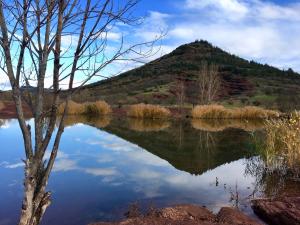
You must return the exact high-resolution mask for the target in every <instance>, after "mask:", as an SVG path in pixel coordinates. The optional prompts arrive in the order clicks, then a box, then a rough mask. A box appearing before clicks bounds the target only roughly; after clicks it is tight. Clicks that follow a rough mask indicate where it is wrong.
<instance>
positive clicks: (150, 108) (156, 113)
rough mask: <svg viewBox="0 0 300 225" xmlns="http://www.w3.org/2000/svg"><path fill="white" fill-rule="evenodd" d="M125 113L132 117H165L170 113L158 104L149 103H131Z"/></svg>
mask: <svg viewBox="0 0 300 225" xmlns="http://www.w3.org/2000/svg"><path fill="white" fill-rule="evenodd" d="M127 115H128V116H129V117H134V118H150V119H155V118H166V117H169V116H170V115H171V112H170V110H169V109H167V108H165V107H162V106H159V105H150V104H143V103H141V104H136V105H131V106H130V107H129V109H128V112H127Z"/></svg>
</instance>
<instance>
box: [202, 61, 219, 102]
mask: <svg viewBox="0 0 300 225" xmlns="http://www.w3.org/2000/svg"><path fill="white" fill-rule="evenodd" d="M198 84H199V103H200V104H203V105H204V104H210V103H211V102H213V101H214V100H216V98H217V96H218V93H219V91H220V85H221V79H220V75H219V67H218V66H217V65H215V64H210V65H208V64H207V63H206V62H202V64H201V70H200V71H199V73H198Z"/></svg>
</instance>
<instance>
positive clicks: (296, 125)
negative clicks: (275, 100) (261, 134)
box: [265, 112, 300, 168]
mask: <svg viewBox="0 0 300 225" xmlns="http://www.w3.org/2000/svg"><path fill="white" fill-rule="evenodd" d="M266 134H267V138H266V147H265V151H266V155H267V156H268V158H269V160H271V159H272V160H273V159H274V158H276V157H277V156H280V157H281V158H282V157H283V158H284V159H285V160H286V163H287V165H288V166H290V167H292V166H295V165H298V166H297V167H298V168H299V167H300V113H299V112H295V113H292V114H291V116H290V118H289V119H279V120H274V119H273V120H269V121H267V122H266Z"/></svg>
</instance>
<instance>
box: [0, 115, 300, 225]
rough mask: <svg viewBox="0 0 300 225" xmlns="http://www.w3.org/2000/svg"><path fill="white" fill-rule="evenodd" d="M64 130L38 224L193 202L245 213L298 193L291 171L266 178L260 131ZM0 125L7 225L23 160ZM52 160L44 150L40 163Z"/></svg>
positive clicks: (118, 123)
mask: <svg viewBox="0 0 300 225" xmlns="http://www.w3.org/2000/svg"><path fill="white" fill-rule="evenodd" d="M210 122H211V121H210ZM65 123H66V130H65V133H64V136H63V139H62V142H61V146H60V151H59V152H58V154H57V157H56V161H55V164H54V167H53V170H52V174H51V178H50V180H49V187H48V189H49V190H51V191H52V192H53V201H52V203H53V204H52V205H51V206H50V207H49V209H48V210H47V212H46V214H45V218H44V220H43V221H42V224H44V225H48V224H58V225H64V224H87V223H90V222H93V221H99V220H115V219H118V218H121V217H122V216H123V213H124V212H125V211H126V210H127V208H128V205H130V204H131V203H132V202H136V201H138V202H139V204H141V206H142V207H143V206H144V207H147V206H149V205H150V204H154V205H155V206H157V207H161V206H167V205H172V204H179V203H195V204H200V205H206V206H207V207H208V208H209V209H211V210H214V211H217V210H218V209H219V208H220V207H222V206H226V205H233V206H237V207H239V208H240V209H241V210H243V211H245V212H246V213H248V214H251V209H250V207H249V200H250V199H251V198H253V197H256V196H269V195H277V194H282V192H285V191H290V189H289V188H290V186H291V184H292V183H293V187H294V188H295V187H296V189H297V188H298V189H299V183H298V182H297V181H296V180H295V179H294V180H292V179H286V178H287V177H288V176H287V174H290V172H287V173H276V172H274V171H272V172H270V171H269V172H268V173H266V171H267V170H266V169H270V168H271V166H270V164H268V160H267V159H268V157H265V156H264V155H263V153H262V152H260V151H259V150H258V148H257V146H258V145H257V142H258V141H263V140H264V137H263V132H262V131H261V130H260V129H259V130H258V131H255V132H251V133H249V132H248V131H244V130H242V129H240V128H241V127H248V128H249V126H248V125H239V126H237V125H235V126H233V125H230V126H227V127H230V128H231V129H225V128H224V124H221V125H220V126H221V127H222V129H221V128H218V127H217V125H216V124H213V125H212V126H213V127H214V129H212V130H213V131H216V130H218V131H219V132H211V131H208V129H207V127H208V125H207V123H206V128H205V129H204V128H203V121H202V125H201V126H202V128H201V129H198V128H199V126H198V127H195V122H194V121H193V123H191V121H189V120H181V121H179V120H177V121H160V122H158V121H151V122H149V121H145V120H144V121H137V120H132V119H123V118H110V117H107V118H106V117H103V118H87V117H68V118H67V119H66V121H65ZM4 124H5V125H4V126H5V127H7V128H6V129H4V127H3V126H2V127H1V128H0V142H1V143H2V145H3V146H4V147H5V148H3V150H2V149H1V151H2V157H1V161H0V176H1V178H2V179H1V180H0V198H1V204H0V218H1V220H0V224H7V225H10V224H11V225H13V224H16V223H17V222H16V220H17V218H18V216H17V213H18V212H19V207H20V202H21V200H22V195H23V188H22V177H23V169H24V167H23V166H24V164H23V163H22V162H21V161H20V158H23V157H24V155H23V154H22V151H21V150H20V149H19V146H22V142H21V138H20V137H21V136H20V135H21V134H20V132H19V130H18V126H17V123H16V121H14V120H12V121H9V122H6V121H5V122H4ZM204 124H205V122H204ZM251 126H252V125H251ZM233 127H235V128H239V129H234V128H233ZM247 130H250V129H247ZM252 130H254V129H251V131H252ZM50 157H51V155H50V153H49V152H48V151H47V152H46V154H45V157H44V160H49V158H50ZM282 171H283V170H280V172H282ZM290 178H291V177H290ZM280 179H281V180H280ZM278 182H279V184H277V183H278ZM279 187H280V188H279ZM272 188H273V189H274V188H276V190H273V189H272ZM237 196H238V197H237ZM74 215H76V217H74ZM2 218H3V219H2ZM3 221H6V222H3Z"/></svg>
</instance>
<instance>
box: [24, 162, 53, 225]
mask: <svg viewBox="0 0 300 225" xmlns="http://www.w3.org/2000/svg"><path fill="white" fill-rule="evenodd" d="M39 162H41V161H39ZM39 162H38V163H31V162H30V161H29V160H27V161H26V165H25V181H24V186H25V191H24V198H23V203H22V209H21V217H20V222H19V225H38V224H39V223H40V222H41V220H42V218H43V215H44V213H45V211H46V209H47V207H48V206H49V205H50V203H51V201H50V195H51V194H50V192H46V191H45V188H46V185H43V186H40V183H41V179H42V177H43V176H42V174H41V171H40V169H38V168H41V167H39V166H40V165H41V164H40V163H39Z"/></svg>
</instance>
